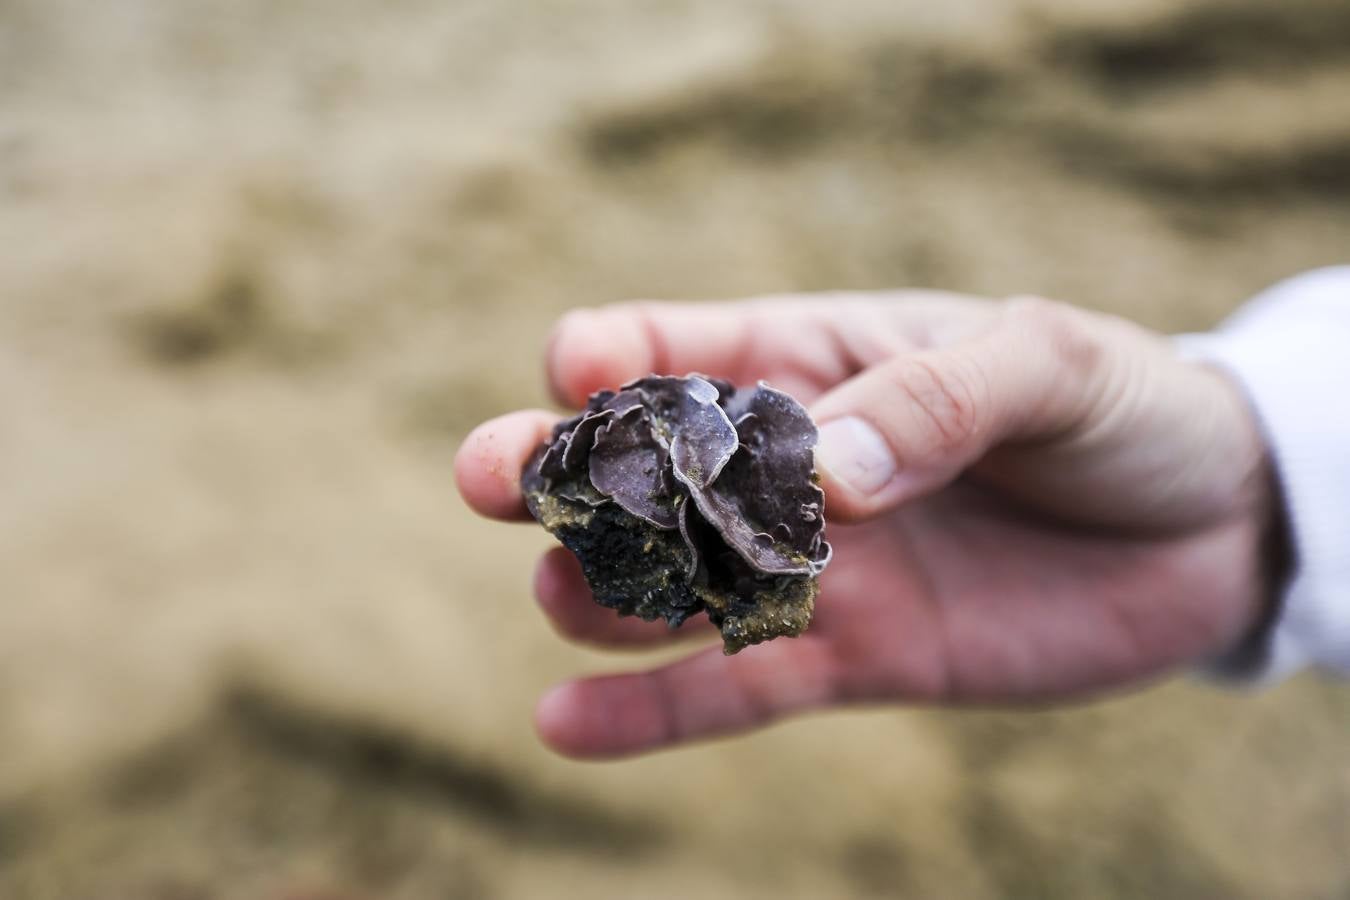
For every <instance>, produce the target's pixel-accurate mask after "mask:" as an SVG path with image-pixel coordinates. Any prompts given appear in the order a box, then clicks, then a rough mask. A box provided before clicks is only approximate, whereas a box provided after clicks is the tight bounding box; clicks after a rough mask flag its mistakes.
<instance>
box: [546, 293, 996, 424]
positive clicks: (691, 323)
mask: <svg viewBox="0 0 1350 900" xmlns="http://www.w3.org/2000/svg"><path fill="white" fill-rule="evenodd" d="M987 312H988V310H987V308H986V305H985V303H984V301H982V300H980V299H979V298H975V297H970V296H968V295H963V294H953V293H948V292H945V291H927V290H907V291H892V292H886V293H865V292H862V293H833V294H805V295H803V294H797V295H780V296H766V297H755V298H751V299H748V300H736V301H731V302H720V303H661V302H652V301H648V302H636V303H620V304H615V305H613V306H605V307H597V308H593V309H578V310H574V311H572V312H570V313H568V314H567V315H565V316H563V318H562V319H561V320H559V322H558V324H557V326H556V327H555V328H554V330H553V335H552V338H551V339H550V341H549V348H548V365H547V367H548V376H549V383H550V385H551V386H552V388H553V393H554V395H555V396H556V397H557V398H558V399H559V400H560V401H562V402H563V403H565V404H566V405H568V406H571V407H579V406H581V405H582V404H583V403H584V402H585V401H586V398H587V397H588V396H589V395H590V394H592V393H594V392H595V391H598V390H600V389H601V388H614V387H618V386H619V385H621V384H624V383H625V382H628V381H632V380H633V379H635V378H640V377H642V376H643V375H647V374H650V373H653V372H655V373H658V374H662V375H686V374H688V373H690V372H700V373H702V374H704V375H711V376H713V377H717V378H725V379H727V380H728V381H731V382H732V383H735V384H753V383H754V382H756V381H758V380H760V379H764V380H766V381H769V382H771V383H772V384H773V386H774V387H776V388H778V389H780V390H783V391H786V392H787V393H789V394H791V395H792V396H794V397H796V398H797V399H798V400H800V401H802V402H803V403H809V402H811V401H812V400H814V399H815V398H816V397H817V396H818V395H820V394H821V393H823V392H824V391H826V390H828V389H829V388H831V387H834V386H835V385H836V384H838V383H839V382H841V381H843V380H845V379H846V378H849V377H851V376H853V375H855V374H857V373H858V372H860V371H861V370H862V369H864V368H866V367H867V366H870V365H872V364H874V363H876V362H879V361H881V360H883V359H886V358H887V357H890V356H892V355H894V354H896V353H898V352H901V351H903V350H909V349H913V348H915V347H923V346H927V345H929V344H932V343H940V342H942V341H943V340H944V337H945V333H946V332H949V331H953V330H960V329H963V328H965V327H967V326H968V325H969V324H970V322H971V321H973V320H976V319H980V318H983V317H984V316H986V315H987Z"/></svg>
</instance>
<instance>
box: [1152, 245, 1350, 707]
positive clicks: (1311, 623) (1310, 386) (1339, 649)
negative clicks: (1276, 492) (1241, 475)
mask: <svg viewBox="0 0 1350 900" xmlns="http://www.w3.org/2000/svg"><path fill="white" fill-rule="evenodd" d="M1176 340H1177V346H1178V349H1179V351H1180V352H1181V353H1182V355H1183V356H1185V357H1187V358H1189V359H1192V360H1196V361H1202V362H1206V363H1208V364H1210V365H1214V366H1216V367H1218V368H1220V369H1222V370H1223V371H1225V372H1226V373H1227V374H1228V375H1229V376H1230V377H1232V378H1233V379H1234V381H1235V382H1237V384H1238V385H1240V386H1241V388H1242V389H1243V391H1244V392H1245V393H1246V396H1247V398H1248V400H1249V401H1250V403H1251V406H1252V409H1253V411H1254V412H1255V415H1256V418H1257V421H1258V423H1259V426H1260V428H1261V430H1262V432H1263V434H1264V435H1265V438H1266V441H1267V444H1268V446H1269V448H1270V452H1271V457H1272V460H1273V463H1274V466H1275V471H1276V474H1277V477H1278V479H1279V482H1280V487H1281V491H1282V495H1283V499H1284V501H1285V514H1286V517H1287V522H1288V527H1289V537H1290V543H1291V549H1292V551H1293V567H1292V572H1291V577H1290V578H1289V581H1288V583H1287V585H1286V587H1285V590H1284V593H1283V596H1282V598H1281V605H1280V608H1279V610H1278V613H1277V615H1276V616H1275V617H1274V620H1273V622H1272V624H1271V626H1270V627H1269V628H1268V629H1267V630H1266V631H1265V633H1263V634H1261V635H1258V636H1257V639H1256V640H1255V641H1254V642H1252V643H1251V644H1249V645H1247V646H1244V647H1243V648H1241V649H1239V650H1235V651H1233V652H1232V653H1230V654H1228V655H1226V656H1224V657H1222V658H1220V659H1217V660H1214V661H1213V663H1212V664H1211V666H1210V667H1209V668H1208V671H1209V673H1210V674H1212V675H1216V676H1219V677H1222V678H1227V679H1238V680H1243V681H1254V682H1258V683H1265V682H1271V681H1275V680H1278V679H1281V678H1284V677H1286V676H1288V675H1290V674H1292V673H1294V672H1297V671H1299V670H1301V669H1305V668H1310V667H1313V668H1323V669H1326V670H1331V671H1335V672H1338V673H1340V674H1343V675H1350V266H1341V267H1334V268H1328V269H1319V270H1316V271H1313V272H1308V273H1305V274H1303V275H1300V276H1297V277H1295V278H1292V279H1289V280H1288V281H1284V282H1281V283H1280V284H1277V285H1276V286H1274V287H1273V288H1270V289H1269V290H1267V291H1265V292H1264V293H1262V294H1260V295H1259V296H1257V297H1256V298H1255V299H1253V300H1252V302H1251V303H1249V304H1248V305H1247V306H1246V307H1244V308H1243V309H1242V310H1240V311H1239V312H1238V314H1237V315H1235V316H1234V317H1233V318H1232V319H1230V320H1229V321H1228V322H1226V323H1224V325H1223V326H1222V327H1221V328H1220V329H1219V330H1218V331H1217V332H1213V333H1209V334H1190V335H1180V336H1178V337H1177V339H1176Z"/></svg>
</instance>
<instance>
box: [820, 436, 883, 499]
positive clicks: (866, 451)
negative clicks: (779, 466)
mask: <svg viewBox="0 0 1350 900" xmlns="http://www.w3.org/2000/svg"><path fill="white" fill-rule="evenodd" d="M816 465H818V466H819V467H820V468H822V469H824V470H825V471H826V472H828V473H829V474H830V476H831V477H832V478H834V479H835V480H837V481H842V482H843V483H844V484H846V485H848V486H849V487H850V488H852V489H853V490H855V491H857V492H858V493H859V494H863V495H869V494H875V493H876V492H877V491H879V490H881V489H882V488H883V487H885V486H886V485H887V484H889V483H890V481H891V479H892V478H894V477H895V470H896V468H895V454H893V453H892V452H891V448H890V445H888V444H887V443H886V439H885V438H883V437H882V436H881V434H880V433H879V432H878V431H877V430H876V429H875V428H873V427H872V426H871V425H869V424H867V423H866V422H864V421H863V420H862V419H859V418H857V417H856V416H848V417H847V418H843V419H835V420H834V421H833V422H829V423H827V424H826V425H824V426H823V427H822V428H821V429H820V443H819V444H818V445H817V447H816Z"/></svg>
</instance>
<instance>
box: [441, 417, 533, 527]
mask: <svg viewBox="0 0 1350 900" xmlns="http://www.w3.org/2000/svg"><path fill="white" fill-rule="evenodd" d="M557 421H558V417H557V416H556V415H554V414H553V413H550V412H545V411H544V410H541V409H532V410H524V411H522V412H514V413H510V414H508V415H505V416H500V417H498V418H496V419H492V420H491V421H488V422H484V423H483V424H482V425H479V426H478V427H477V428H475V429H474V430H473V431H471V432H469V436H468V437H466V438H465V439H464V443H463V444H462V445H460V448H459V452H458V453H456V454H455V482H456V483H457V484H458V485H459V492H460V494H461V495H462V496H463V497H464V500H465V502H466V503H468V504H469V506H470V507H472V508H473V509H474V511H475V512H477V513H479V514H480V515H484V516H487V517H488V518H491V519H501V520H503V521H508V522H517V521H519V522H523V521H527V520H528V519H529V518H530V514H529V511H528V510H527V509H526V508H525V497H524V495H523V494H522V493H521V490H520V473H521V471H522V470H523V469H524V468H525V462H526V461H527V460H528V459H529V458H530V455H531V454H532V453H534V451H535V448H537V447H538V446H539V445H540V444H541V443H543V442H544V441H545V440H547V439H548V437H549V435H550V433H551V432H552V430H553V425H554V423H555V422H557Z"/></svg>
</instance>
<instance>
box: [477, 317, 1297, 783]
mask: <svg viewBox="0 0 1350 900" xmlns="http://www.w3.org/2000/svg"><path fill="white" fill-rule="evenodd" d="M547 365H548V372H549V377H550V381H551V383H552V385H553V389H554V392H555V393H556V395H557V396H558V397H559V399H560V400H561V401H563V402H564V403H566V404H567V405H568V406H570V407H578V406H580V405H581V404H582V403H584V401H585V398H586V396H587V395H588V394H589V393H590V392H592V391H595V390H598V389H600V388H603V387H612V386H614V385H617V384H621V383H624V382H626V381H628V380H630V379H632V378H635V377H638V376H641V375H645V374H647V373H649V372H663V373H669V372H675V373H680V374H683V373H686V372H690V371H698V372H703V373H706V374H708V375H712V376H715V377H722V378H726V379H729V380H731V381H734V382H736V383H751V382H753V381H755V380H756V379H761V378H762V379H765V380H767V381H769V382H770V383H771V384H773V385H774V386H775V387H778V388H780V389H782V390H786V391H787V392H789V393H791V394H793V395H794V396H795V397H797V398H798V399H799V400H800V401H802V402H803V403H804V404H806V405H807V406H808V408H809V409H810V410H811V412H812V415H813V416H814V417H815V419H816V421H817V422H818V423H819V424H820V425H821V426H822V444H821V447H820V449H819V450H818V464H819V465H820V467H821V470H822V477H823V482H824V488H825V491H826V507H825V510H826V518H827V520H828V522H829V529H828V533H827V536H828V538H829V540H830V541H831V542H832V543H833V544H834V547H835V558H834V561H833V563H832V564H831V566H830V568H829V569H828V570H827V571H826V572H825V574H824V576H823V578H822V582H821V583H822V594H821V597H820V599H819V601H818V602H817V612H816V619H815V621H814V623H813V624H812V626H811V628H810V629H809V630H808V631H807V632H806V634H804V635H803V636H802V637H800V638H797V639H795V640H777V641H773V642H771V643H768V644H764V645H760V646H756V647H751V648H749V649H747V650H745V651H744V652H742V653H741V654H739V655H737V656H732V657H726V656H723V655H722V653H721V650H720V648H718V647H716V646H710V647H705V648H703V649H701V650H697V651H694V652H693V653H692V654H691V655H690V656H688V657H686V658H685V659H682V660H680V661H677V662H675V663H672V664H669V665H665V666H661V667H658V668H654V669H649V670H645V671H644V670H637V671H634V672H632V673H629V674H622V675H609V676H604V677H599V678H582V679H579V680H574V681H568V682H565V683H563V684H561V685H559V686H558V687H556V688H554V689H553V690H552V691H550V692H549V693H548V694H546V695H545V696H544V697H543V699H542V700H541V701H540V703H539V706H538V709H537V712H536V723H537V727H538V730H539V733H540V735H541V737H542V738H543V740H544V741H545V742H546V743H547V744H549V745H550V746H551V747H553V748H554V749H556V750H558V751H559V752H561V753H564V754H567V755H569V756H575V757H580V758H606V757H615V756H623V755H629V754H633V753H640V752H644V751H650V750H654V749H657V748H661V747H668V746H672V745H675V744H679V743H683V742H687V741H691V740H697V739H700V738H708V737H712V736H716V735H725V734H731V733H735V732H740V731H744V730H747V729H750V728H755V727H758V726H762V725H765V724H766V723H769V722H771V721H773V720H775V719H778V718H781V717H783V716H786V715H791V714H795V713H800V712H803V711H807V710H811V709H819V708H824V707H830V706H839V705H844V704H858V703H878V702H905V703H926V704H950V705H968V704H980V705H1003V704H1038V703H1045V702H1053V701H1060V700H1069V699H1074V698H1080V697H1084V696H1090V695H1094V694H1098V693H1102V692H1105V691H1110V690H1117V689H1123V688H1127V687H1130V686H1135V685H1142V684H1143V683H1146V682H1148V681H1149V680H1151V679H1155V678H1157V677H1159V676H1161V675H1163V674H1165V673H1168V672H1172V671H1175V670H1177V669H1178V668H1180V667H1185V666H1190V665H1194V664H1197V663H1198V662H1200V661H1203V660H1205V659H1207V658H1210V657H1212V656H1214V655H1217V654H1220V653H1222V652H1224V651H1225V650H1228V649H1230V648H1232V647H1234V646H1236V645H1238V644H1239V643H1241V642H1242V641H1243V639H1244V638H1245V637H1247V636H1248V635H1249V634H1250V633H1251V632H1252V630H1253V628H1255V627H1256V626H1257V625H1258V623H1259V622H1260V621H1261V620H1262V618H1263V617H1264V616H1265V615H1266V613H1267V612H1268V610H1269V598H1270V596H1271V594H1272V590H1271V586H1272V582H1273V579H1274V577H1275V575H1274V573H1273V572H1272V567H1271V563H1270V562H1269V559H1270V553H1269V552H1268V549H1269V547H1270V545H1271V542H1272V541H1271V539H1272V534H1273V532H1274V530H1275V522H1276V520H1277V516H1276V513H1275V510H1276V508H1277V501H1276V498H1275V490H1274V487H1273V483H1272V477H1271V475H1270V471H1269V464H1268V461H1267V459H1266V455H1265V449H1264V444H1263V442H1262V440H1261V437H1260V435H1259V432H1258V430H1257V428H1256V426H1255V424H1254V422H1253V418H1252V415H1251V413H1250V411H1249V410H1248V408H1247V406H1246V405H1245V403H1244V401H1243V398H1242V396H1241V394H1240V393H1239V391H1238V390H1237V389H1236V388H1235V387H1234V386H1233V385H1232V384H1231V383H1229V382H1228V381H1227V380H1226V379H1225V378H1224V377H1222V376H1221V375H1219V374H1217V373H1215V372H1213V371H1211V370H1209V369H1206V368H1204V367H1201V366H1198V365H1193V364H1190V363H1187V362H1184V361H1182V360H1180V359H1178V358H1177V357H1176V356H1175V355H1174V354H1173V353H1172V351H1171V348H1170V345H1169V343H1168V342H1167V341H1166V340H1165V339H1163V338H1161V337H1160V336H1158V335H1154V334H1152V333H1149V332H1147V331H1145V330H1143V329H1141V328H1138V327H1137V326H1134V325H1132V324H1130V323H1128V322H1125V321H1123V320H1120V319H1115V318H1111V317H1107V316H1103V315H1099V314H1095V313H1090V312H1087V311H1084V310H1080V309H1076V308H1073V307H1070V306H1066V305H1062V304H1057V303H1052V302H1050V301H1046V300H1040V299H1036V298H1017V299H1012V300H1002V301H991V300H983V299H979V298H973V297H966V296H959V295H950V294H937V293H930V292H905V293H896V294H884V295H820V296H808V297H769V298H760V299H757V300H748V301H740V302H735V303H725V304H661V303H635V304H626V305H620V306H612V307H606V308H603V309H597V310H577V311H574V312H572V313H569V314H568V315H567V316H565V317H564V318H563V319H562V321H561V322H559V324H558V326H557V328H556V330H555V333H554V338H553V340H552V341H551V342H550V349H549V352H548V361H547ZM556 419H557V417H556V416H555V415H553V414H551V413H547V412H543V411H527V412H518V413H513V414H510V415H507V416H503V417H501V418H499V419H495V420H493V421H491V422H488V423H486V424H484V425H482V426H480V427H479V428H478V429H476V430H475V431H474V432H473V433H472V434H471V435H469V437H468V438H467V439H466V441H465V443H464V445H463V447H462V448H461V451H460V454H459V456H458V458H457V459H456V466H455V468H456V477H457V479H458V482H459V485H460V489H461V491H462V493H463V495H464V497H465V499H466V501H467V502H468V503H469V504H470V505H471V506H472V507H473V508H474V509H476V510H478V511H479V512H480V513H482V514H484V515H486V516H490V517H492V518H497V519H503V520H509V521H525V520H527V519H528V515H527V513H526V512H525V508H524V505H523V503H522V501H521V498H520V484H519V473H520V470H521V466H522V464H523V462H524V460H525V459H526V458H527V457H528V455H529V454H530V453H531V452H532V451H533V449H534V448H535V446H537V444H538V443H539V442H540V441H542V440H543V439H544V438H545V437H547V435H548V431H549V429H550V427H551V426H552V424H553V423H554V422H555V421H556ZM832 423H833V424H832ZM840 423H843V424H840ZM860 434H861V435H862V436H863V438H864V439H862V440H861V442H860V441H859V439H858V436H859V435H860ZM850 436H852V437H853V440H852V441H850V440H849V439H848V438H849V437H850ZM869 448H870V450H871V451H872V454H873V456H875V455H876V454H877V452H881V454H882V456H881V457H880V458H865V457H864V456H861V455H860V454H861V453H862V451H864V450H867V449H869ZM535 591H536V594H537V597H538V600H539V603H540V605H541V607H542V608H543V610H544V612H545V614H546V615H547V616H548V617H549V618H550V620H551V621H552V622H553V624H554V625H555V627H556V628H557V630H558V631H559V632H560V633H561V634H562V635H564V636H565V637H567V638H570V639H572V640H576V641H579V642H583V643H586V644H591V645H599V646H605V647H614V648H642V647H652V646H656V645H660V644H665V643H667V642H671V641H689V640H690V639H691V638H694V637H698V636H703V637H705V638H706V637H707V636H708V635H710V634H711V630H710V629H708V628H706V627H704V628H700V627H697V626H695V627H686V628H684V629H681V630H680V631H677V632H669V631H667V630H666V629H665V628H664V626H662V625H661V624H660V623H645V622H640V621H636V620H632V619H618V618H616V617H615V616H614V615H613V613H612V612H610V611H609V610H605V609H601V608H600V607H597V606H596V605H594V604H593V603H592V602H591V600H590V596H589V592H588V591H587V589H586V585H585V582H584V581H583V580H582V577H581V573H580V570H579V567H578V566H577V564H576V562H575V560H574V559H573V558H572V557H571V556H570V554H568V553H567V552H566V551H563V550H561V549H556V550H553V551H551V552H549V553H548V554H547V555H546V556H545V557H544V558H543V560H542V562H541V564H540V566H539V570H538V573H537V575H536V579H535Z"/></svg>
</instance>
